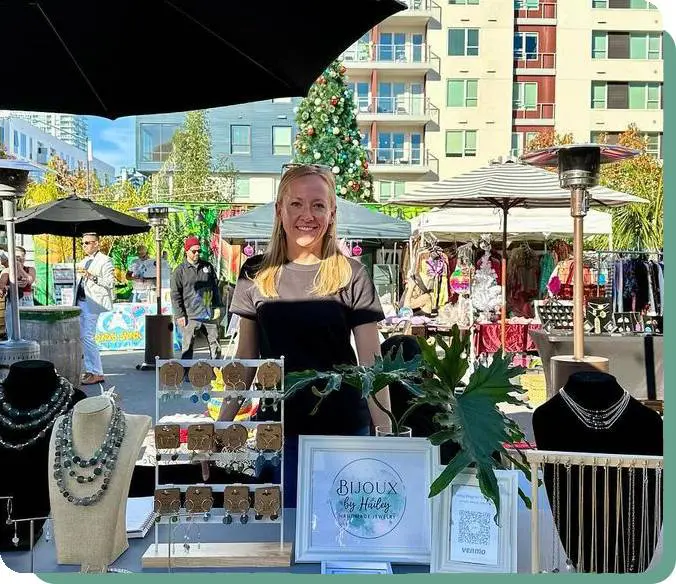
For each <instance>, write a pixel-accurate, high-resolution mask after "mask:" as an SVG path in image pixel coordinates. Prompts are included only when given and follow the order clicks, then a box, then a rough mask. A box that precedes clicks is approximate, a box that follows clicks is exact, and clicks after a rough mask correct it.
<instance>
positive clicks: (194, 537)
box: [142, 357, 291, 570]
mask: <svg viewBox="0 0 676 584" xmlns="http://www.w3.org/2000/svg"><path fill="white" fill-rule="evenodd" d="M167 363H177V364H179V365H181V366H182V367H183V368H184V370H185V372H186V373H187V372H188V371H189V369H190V368H192V367H193V366H195V365H197V364H198V363H206V364H208V365H209V366H210V367H212V368H215V369H221V370H222V368H223V367H225V366H228V365H230V364H233V363H236V364H239V365H241V366H243V367H245V368H247V370H249V371H250V370H251V369H255V370H256V375H255V377H254V381H253V383H251V384H250V385H249V386H248V387H247V386H246V384H245V383H243V382H238V383H237V384H235V385H234V386H233V384H225V385H224V387H223V389H222V390H221V389H220V388H219V389H214V388H213V387H212V386H211V384H209V386H205V387H203V388H199V387H195V386H193V385H192V383H191V382H189V381H186V379H185V378H186V377H188V376H187V375H185V376H181V381H180V382H179V383H177V384H176V385H175V386H173V387H167V386H166V385H165V384H164V383H163V382H162V380H161V371H162V366H163V365H165V364H167ZM265 364H274V365H277V366H278V367H279V368H280V370H281V378H280V379H279V381H278V383H277V384H276V387H274V388H273V389H270V388H269V387H268V386H266V385H265V384H263V386H262V385H261V383H259V381H260V380H259V377H260V371H261V369H260V366H261V365H265ZM155 383H156V413H155V420H156V426H158V425H161V424H162V423H163V422H160V419H161V418H160V405H161V404H164V405H166V404H169V405H175V407H176V410H178V411H177V412H176V413H184V412H186V410H189V408H188V407H187V406H188V405H190V406H193V407H192V409H193V410H194V406H195V405H196V404H197V403H201V404H202V405H203V406H204V407H205V409H206V406H207V404H206V403H205V402H207V401H208V399H206V396H204V397H201V394H203V393H208V394H210V397H213V398H220V397H221V396H222V397H223V400H224V403H225V401H226V400H228V401H229V400H233V399H234V400H239V401H241V402H243V401H244V400H246V399H260V400H261V402H260V403H261V404H263V403H264V401H263V400H265V399H267V400H270V399H271V400H273V405H266V407H270V408H272V409H274V410H275V411H279V412H280V421H278V422H276V421H274V422H273V421H260V422H258V421H214V420H212V419H211V418H209V417H208V416H207V415H205V417H204V418H200V419H199V421H198V420H192V421H183V420H185V419H186V416H182V417H181V420H182V421H181V422H180V423H179V422H173V421H171V422H167V423H168V424H173V425H179V426H180V429H181V433H183V432H185V431H186V430H188V432H189V431H190V430H189V427H191V426H196V425H197V426H199V425H208V426H211V425H212V424H213V429H214V431H215V432H218V431H219V430H224V429H227V428H229V427H230V426H233V425H239V426H243V427H244V428H246V430H247V435H248V437H247V440H246V444H245V445H244V446H243V447H241V448H237V449H236V450H234V451H230V450H228V449H226V448H222V449H220V450H219V449H218V447H216V448H214V449H213V450H206V451H204V450H202V449H201V448H200V449H199V450H189V449H188V443H187V442H181V443H180V447H179V448H176V449H173V450H172V451H171V452H170V453H168V454H165V451H164V450H162V452H161V454H160V456H161V458H159V459H158V460H157V461H156V464H155V488H156V489H174V492H175V490H176V489H179V490H180V495H181V499H184V498H185V496H186V492H187V491H188V488H189V487H193V488H205V489H207V490H208V489H211V497H212V498H211V501H212V504H213V496H214V495H216V494H223V495H224V496H225V492H226V489H229V488H233V487H234V488H242V489H248V496H249V501H251V503H250V507H249V509H248V510H246V511H245V512H243V513H239V512H237V513H232V514H231V513H229V512H227V511H226V509H225V507H226V505H225V500H224V502H223V506H222V507H217V506H215V505H213V506H211V507H210V508H209V511H208V512H204V511H203V510H202V509H199V510H196V511H194V512H192V511H191V512H189V511H188V509H186V506H185V504H184V503H182V502H180V501H179V504H177V505H176V508H175V509H174V506H173V505H172V506H171V511H170V512H169V513H167V512H166V509H165V510H162V512H161V513H158V510H157V509H156V512H155V526H154V539H155V541H154V543H152V544H151V545H150V546H149V547H148V549H147V550H146V552H145V553H144V554H143V557H142V565H143V567H144V568H168V569H170V570H171V568H222V567H266V568H268V567H286V566H290V565H291V542H290V541H289V542H285V541H284V492H283V485H284V464H283V440H284V438H283V436H284V427H283V420H284V400H283V399H282V396H283V394H284V358H283V357H282V358H280V359H192V360H186V359H169V360H162V359H157V360H156V369H155ZM195 395H198V401H195V399H194V396H195ZM264 425H278V426H279V428H280V429H281V439H282V447H281V448H279V450H269V449H259V448H258V447H257V444H256V439H255V438H256V433H257V432H258V431H259V427H261V426H264ZM252 434H253V436H252ZM189 437H190V434H188V438H189ZM157 452H158V453H160V449H157ZM261 459H264V460H265V461H267V462H268V463H273V464H274V465H275V466H276V465H277V463H278V464H279V467H278V468H279V476H280V481H279V483H270V482H260V483H259V482H256V476H255V473H254V475H253V476H252V477H251V481H250V482H247V483H242V482H238V483H220V484H216V483H211V482H202V483H197V484H168V483H160V472H159V471H160V466H162V465H165V464H172V463H173V464H177V463H181V462H183V463H188V462H191V463H193V464H197V465H199V464H200V463H205V462H206V463H213V464H215V465H216V466H218V467H222V468H223V467H228V466H230V467H232V465H235V468H237V467H239V468H240V470H241V468H242V467H243V466H244V467H246V466H248V467H249V468H252V467H254V466H255V464H256V461H259V462H260V461H261ZM258 489H271V490H274V491H275V492H276V490H277V489H278V492H279V513H278V515H277V516H274V515H272V516H262V515H261V514H259V513H258V511H257V510H256V509H255V502H254V501H255V499H254V497H255V492H256V491H257V490H258ZM206 500H208V499H205V501H206ZM244 516H246V517H244ZM271 524H272V525H273V526H274V527H277V528H278V529H279V539H278V540H277V539H270V537H269V533H268V531H271V530H270V526H271ZM266 525H267V529H266ZM271 532H272V533H274V531H271ZM202 533H203V534H204V537H203V536H202V535H201V534H202ZM261 533H267V534H268V537H267V539H266V540H265V541H260V540H261V539H262V538H261ZM188 534H191V535H190V537H189V535H188ZM256 540H258V541H256Z"/></svg>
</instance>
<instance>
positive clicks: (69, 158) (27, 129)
mask: <svg viewBox="0 0 676 584" xmlns="http://www.w3.org/2000/svg"><path fill="white" fill-rule="evenodd" d="M0 144H2V145H3V146H4V149H5V151H6V152H7V153H8V154H10V155H11V156H13V157H14V158H17V159H19V160H25V161H27V162H33V163H34V164H36V165H37V167H38V168H40V167H43V168H44V171H40V170H36V171H35V172H34V173H33V176H34V178H36V179H37V180H41V179H42V178H43V177H44V174H45V172H46V170H47V163H48V162H49V159H50V158H51V157H52V156H58V157H59V158H61V159H62V160H63V161H64V162H65V163H66V164H67V165H68V168H69V169H70V170H76V169H77V168H86V167H87V150H86V147H85V150H81V149H80V148H77V147H75V146H73V145H72V144H70V143H66V142H64V141H63V140H60V139H59V138H56V137H55V136H53V135H52V134H51V133H47V132H45V131H43V130H42V129H41V128H40V127H37V126H34V125H33V124H31V123H30V121H29V120H26V119H25V118H15V117H10V116H7V117H3V116H0ZM90 169H91V171H92V172H93V173H94V174H96V177H97V178H98V180H99V182H100V183H101V184H102V185H104V186H105V185H109V184H112V183H113V182H114V181H115V168H114V167H112V166H111V165H110V164H108V163H106V162H104V161H103V160H99V159H98V158H95V157H94V158H93V160H92V161H91V163H90Z"/></svg>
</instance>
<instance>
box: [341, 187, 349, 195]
mask: <svg viewBox="0 0 676 584" xmlns="http://www.w3.org/2000/svg"><path fill="white" fill-rule="evenodd" d="M340 194H341V195H347V189H346V188H345V187H341V188H340Z"/></svg>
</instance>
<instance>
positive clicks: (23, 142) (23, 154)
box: [19, 133, 28, 158]
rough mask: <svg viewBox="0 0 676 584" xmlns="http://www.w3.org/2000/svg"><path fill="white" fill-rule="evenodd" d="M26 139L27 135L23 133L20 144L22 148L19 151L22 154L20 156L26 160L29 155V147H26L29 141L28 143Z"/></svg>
mask: <svg viewBox="0 0 676 584" xmlns="http://www.w3.org/2000/svg"><path fill="white" fill-rule="evenodd" d="M26 138H27V137H26V134H23V133H22V134H21V142H20V144H21V145H20V147H19V150H20V152H19V153H20V155H21V157H22V158H26V156H27V154H28V153H27V147H26V146H27V143H28V141H27V139H26Z"/></svg>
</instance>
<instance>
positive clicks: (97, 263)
mask: <svg viewBox="0 0 676 584" xmlns="http://www.w3.org/2000/svg"><path fill="white" fill-rule="evenodd" d="M82 246H83V248H84V252H85V258H84V259H83V260H82V261H81V262H79V263H78V265H77V272H78V273H77V280H76V284H75V294H74V295H73V296H74V298H75V305H76V306H79V307H80V309H81V311H82V312H81V313H80V340H81V342H82V352H83V354H84V367H85V372H84V374H83V377H82V385H91V384H93V383H102V382H103V381H105V379H104V377H103V366H102V365H101V354H100V353H99V348H98V346H97V345H96V339H95V335H96V323H97V321H98V319H99V314H101V313H102V312H106V311H109V310H112V309H113V289H114V287H115V269H114V268H113V262H112V260H111V259H110V258H109V257H108V256H107V255H106V254H104V253H103V252H101V251H99V236H98V235H97V234H96V233H85V234H84V235H83V236H82Z"/></svg>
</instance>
